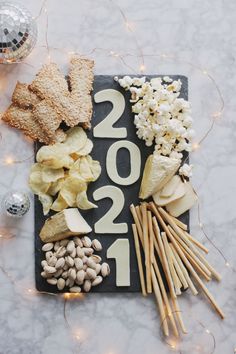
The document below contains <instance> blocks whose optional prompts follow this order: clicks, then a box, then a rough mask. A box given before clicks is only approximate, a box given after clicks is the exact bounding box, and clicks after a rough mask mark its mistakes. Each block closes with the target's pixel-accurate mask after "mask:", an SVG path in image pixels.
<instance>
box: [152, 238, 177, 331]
mask: <svg viewBox="0 0 236 354" xmlns="http://www.w3.org/2000/svg"><path fill="white" fill-rule="evenodd" d="M154 246H155V249H156V246H158V245H157V241H156V239H154ZM153 266H154V269H155V273H156V276H157V279H158V283H159V285H160V289H161V293H162V297H163V300H164V304H165V306H166V312H167V315H168V317H169V319H170V323H171V325H172V328H173V331H174V334H175V336H176V337H178V336H179V333H178V329H177V326H176V323H175V318H174V316H173V313H172V312H173V311H172V310H171V307H170V303H169V299H168V296H167V293H166V288H165V285H164V283H163V279H162V276H161V273H160V270H159V267H158V264H157V261H156V259H155V258H154V263H153ZM166 320H167V319H166Z"/></svg>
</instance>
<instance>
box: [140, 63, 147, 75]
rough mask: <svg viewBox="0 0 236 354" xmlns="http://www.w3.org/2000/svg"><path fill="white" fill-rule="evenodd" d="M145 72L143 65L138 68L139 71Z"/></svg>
mask: <svg viewBox="0 0 236 354" xmlns="http://www.w3.org/2000/svg"><path fill="white" fill-rule="evenodd" d="M145 70H146V66H145V65H144V64H141V65H140V67H139V71H140V72H141V73H143V72H144V71H145Z"/></svg>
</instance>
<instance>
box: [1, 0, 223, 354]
mask: <svg viewBox="0 0 236 354" xmlns="http://www.w3.org/2000/svg"><path fill="white" fill-rule="evenodd" d="M109 1H110V2H111V3H112V4H113V5H114V6H116V7H117V8H118V10H119V12H120V15H121V17H122V19H123V21H124V24H125V26H126V28H127V29H128V30H129V31H130V32H131V33H132V36H133V39H134V42H135V43H136V46H137V50H138V52H139V55H135V54H133V53H123V54H122V55H121V54H120V53H116V52H114V51H112V50H107V49H103V48H94V49H92V50H91V51H90V53H87V54H86V55H88V54H90V55H92V54H94V53H96V52H98V51H101V52H106V53H107V56H109V57H113V58H117V59H119V60H120V61H121V63H122V64H123V65H124V66H125V67H127V68H128V69H129V70H132V72H134V73H138V71H137V70H136V69H134V68H133V67H131V66H130V65H129V64H127V63H126V60H125V57H129V56H133V57H137V58H140V59H141V65H140V67H139V72H141V73H143V72H144V71H145V70H146V67H145V65H144V58H145V57H150V56H152V57H160V58H162V59H175V60H176V59H177V57H176V56H170V55H166V54H159V55H158V54H146V55H145V54H144V53H143V51H142V47H141V46H140V45H139V42H138V41H137V38H136V36H135V32H134V29H133V28H132V26H131V25H130V24H129V22H128V20H127V17H126V15H125V13H124V11H123V10H122V9H121V8H120V7H119V6H118V5H117V4H115V3H114V1H113V0H109ZM46 5H47V0H44V1H43V4H42V6H41V8H40V11H39V14H38V16H36V17H35V20H38V19H39V18H40V17H41V15H42V13H43V12H44V13H45V14H46V32H45V45H44V46H41V47H44V48H46V50H47V53H48V59H49V60H51V56H50V49H51V50H59V51H62V52H64V53H65V52H66V51H65V50H62V49H60V48H56V47H50V46H49V42H48V27H49V19H48V11H47V7H46ZM43 10H44V11H43ZM66 53H67V54H78V55H81V53H75V52H69V53H68V52H66ZM82 55H85V54H82ZM178 60H179V61H181V62H182V63H184V62H185V63H186V64H188V65H190V66H192V67H193V68H195V69H197V70H199V71H201V72H202V73H203V74H204V75H206V76H207V77H208V78H209V79H210V80H211V81H212V83H213V84H214V86H215V89H216V91H217V93H218V95H219V98H220V100H221V107H220V110H219V111H218V112H215V113H213V114H212V117H213V119H212V123H211V126H210V128H209V129H208V130H207V131H206V132H205V133H204V135H203V136H202V138H201V139H200V140H199V141H198V143H196V144H195V146H193V147H194V151H195V150H197V149H198V148H199V147H200V144H202V143H203V141H204V140H205V139H206V138H207V137H208V136H209V135H210V133H211V132H212V130H213V128H214V126H215V122H216V118H218V117H220V116H221V115H222V112H223V110H224V99H223V95H222V93H221V91H220V89H219V87H218V85H217V83H216V81H215V79H214V78H213V77H212V75H210V74H209V73H208V72H207V71H206V70H203V69H202V68H200V67H198V66H196V65H194V64H192V63H190V62H187V61H184V60H182V59H179V58H178ZM22 64H24V65H28V66H31V67H34V66H33V65H32V64H30V63H27V62H23V63H22ZM33 156H34V155H33ZM33 156H31V157H29V158H27V159H24V160H14V161H12V163H22V162H25V161H28V160H29V159H30V158H32V157H33ZM198 205H199V204H198ZM198 217H199V219H198V220H199V226H201V230H202V231H203V233H204V235H205V237H206V238H207V239H208V241H209V242H210V243H211V244H212V245H213V246H214V247H215V248H216V249H217V247H216V246H215V245H214V243H213V242H212V241H211V239H210V238H209V237H208V236H207V234H206V233H205V231H204V229H203V227H202V223H201V219H200V206H199V209H198ZM218 251H219V250H218ZM220 254H221V256H222V257H223V258H224V260H225V262H226V263H227V259H226V257H225V256H224V255H223V253H222V252H221V253H220ZM0 269H1V270H2V272H3V273H4V274H5V275H6V276H7V277H8V279H9V280H10V281H11V283H13V284H14V285H15V284H16V282H15V281H14V279H13V278H12V276H11V275H10V274H9V272H7V271H6V270H5V268H4V267H2V266H0ZM27 292H28V293H30V294H47V295H52V296H55V297H58V296H59V295H58V294H55V293H48V292H38V291H35V290H34V289H31V288H29V289H27ZM78 295H80V294H78ZM75 297H76V294H70V293H65V294H64V295H63V298H64V309H63V317H64V320H65V322H66V324H67V326H68V328H69V329H70V330H71V325H70V323H69V321H68V318H67V313H66V304H67V301H68V300H70V299H73V298H75ZM201 325H202V327H203V328H206V327H205V326H204V325H203V324H202V323H201ZM72 333H73V331H72ZM207 333H208V334H211V336H212V338H213V340H214V350H215V346H216V342H215V337H214V335H213V333H212V332H210V331H209V330H207ZM77 339H78V338H77ZM180 353H181V352H180ZM212 353H213V352H211V354H212Z"/></svg>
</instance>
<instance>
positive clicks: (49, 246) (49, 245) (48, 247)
mask: <svg viewBox="0 0 236 354" xmlns="http://www.w3.org/2000/svg"><path fill="white" fill-rule="evenodd" d="M52 249H53V243H52V242H49V243H45V244H44V245H43V247H42V251H44V252H48V251H51V250H52Z"/></svg>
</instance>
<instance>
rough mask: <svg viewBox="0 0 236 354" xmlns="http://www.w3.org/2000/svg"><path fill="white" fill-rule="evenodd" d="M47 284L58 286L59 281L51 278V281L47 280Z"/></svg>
mask: <svg viewBox="0 0 236 354" xmlns="http://www.w3.org/2000/svg"><path fill="white" fill-rule="evenodd" d="M47 282H48V284H51V285H56V284H57V279H56V278H49V279H47Z"/></svg>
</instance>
